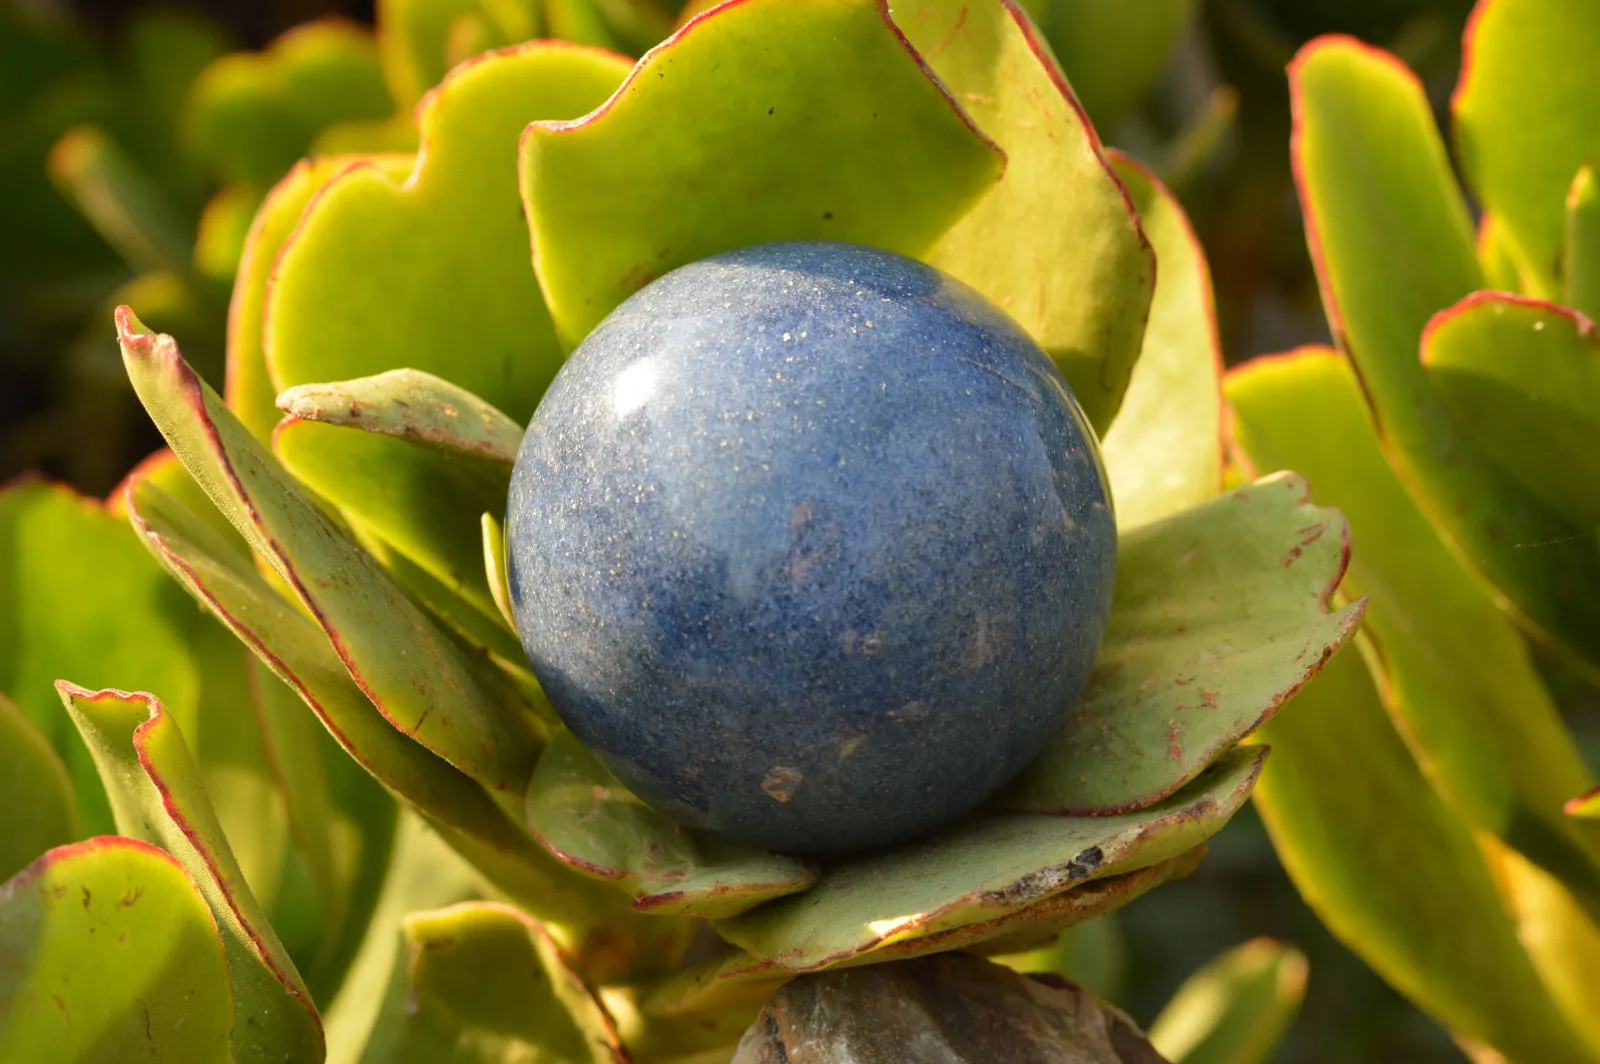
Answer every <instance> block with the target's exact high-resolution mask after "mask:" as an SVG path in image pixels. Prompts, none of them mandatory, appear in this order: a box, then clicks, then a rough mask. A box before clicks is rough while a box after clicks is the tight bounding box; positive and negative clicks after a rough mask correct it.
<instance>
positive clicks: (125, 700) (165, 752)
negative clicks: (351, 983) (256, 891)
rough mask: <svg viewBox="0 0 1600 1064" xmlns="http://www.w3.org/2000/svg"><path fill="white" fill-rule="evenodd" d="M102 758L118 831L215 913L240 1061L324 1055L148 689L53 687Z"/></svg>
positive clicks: (280, 952)
mask: <svg viewBox="0 0 1600 1064" xmlns="http://www.w3.org/2000/svg"><path fill="white" fill-rule="evenodd" d="M56 687H57V689H58V690H59V691H60V692H61V700H62V702H63V703H64V704H65V705H66V707H67V711H68V712H69V713H70V714H71V716H72V719H73V721H74V723H76V724H77V725H78V730H79V731H80V732H82V733H83V737H84V741H85V742H86V743H87V744H88V746H89V750H90V752H91V753H92V754H93V755H94V758H95V761H96V762H98V764H99V766H100V774H101V777H102V778H103V779H104V780H105V782H106V791H107V793H108V794H109V795H110V796H111V807H112V810H113V811H114V812H115V813H116V817H117V829H118V831H119V832H120V833H121V834H123V835H126V836H128V837H130V838H137V839H140V840H141V841H143V842H148V843H150V844H151V845H158V846H160V847H162V848H163V849H165V850H166V851H167V852H168V853H170V854H172V855H173V856H174V857H175V858H177V860H178V862H179V863H180V864H182V865H183V867H184V870H185V871H187V872H188V873H189V876H190V878H191V879H193V880H194V882H195V885H196V886H197V887H199V889H200V893H201V894H202V895H204V896H205V899H206V903H207V904H208V905H210V907H211V912H212V915H213V916H214V917H215V918H216V921H217V929H218V931H219V932H220V934H221V936H222V945H223V948H224V950H226V952H227V956H228V980H229V985H230V986H231V988H232V991H233V1010H234V1025H233V1059H234V1061H235V1062H237V1064H246V1062H251V1061H259V1062H261V1064H268V1062H272V1064H276V1062H278V1061H282V1060H285V1059H288V1060H296V1059H301V1058H304V1059H308V1060H317V1059H319V1058H320V1057H321V1056H322V1051H323V1044H322V1023H321V1021H320V1020H319V1019H318V1017H317V1011H316V1008H315V1006H313V1005H312V1002H311V995H310V993H309V992H308V991H307V990H306V988H305V984H304V983H303V982H302V981H301V979H300V973H299V971H297V970H296V969H295V966H294V962H293V961H291V960H290V959H289V955H288V953H287V952H285V951H284V949H283V945H282V943H280V942H279V941H278V936H277V934H276V933H275V932H274V931H273V929H272V925H271V924H270V923H269V922H268V920H267V916H266V913H265V912H264V911H262V909H261V907H260V905H259V904H258V903H257V901H256V899H255V897H254V895H252V894H251V893H250V888H249V887H248V886H247V885H246V884H245V881H244V876H243V874H242V873H241V872H240V871H239V865H238V862H237V861H235V860H234V856H233V851H232V850H231V849H230V848H229V846H228V840H227V839H226V838H225V837H224V836H223V834H222V825H221V824H220V823H218V821H217V816H216V813H215V811H214V810H213V809H212V808H211V801H210V799H209V798H208V797H207V796H206V789H205V784H204V782H203V781H202V780H201V777H200V770H199V768H198V767H197V766H196V765H195V763H194V758H193V757H191V756H190V754H189V748H188V746H187V745H186V744H185V743H184V741H183V735H182V733H180V732H179V731H178V728H177V725H176V723H174V721H173V719H172V717H171V715H169V714H168V713H167V712H166V710H165V709H163V708H162V705H161V703H160V701H158V700H157V699H156V698H155V697H154V696H153V695H147V694H128V693H126V692H124V691H99V692H92V691H87V690H84V689H83V688H81V687H76V686H74V685H72V684H69V683H67V682H66V681H62V682H60V683H58V684H57V685H56Z"/></svg>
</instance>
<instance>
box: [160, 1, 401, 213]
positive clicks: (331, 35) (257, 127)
mask: <svg viewBox="0 0 1600 1064" xmlns="http://www.w3.org/2000/svg"><path fill="white" fill-rule="evenodd" d="M393 111H394V104H393V103H392V102H391V101H390V99H389V91H388V89H387V88H386V87H385V86H384V82H383V70H382V68H381V66H380V65H379V62H378V47H377V43H376V42H375V41H374V40H373V39H372V35H371V34H370V33H369V32H367V31H366V30H363V29H362V28H360V27H359V26H356V25H355V24H353V23H349V22H344V21H341V20H338V19H323V20H320V21H317V22H308V23H305V24H303V25H300V26H297V27H295V28H294V29H291V30H290V31H289V32H287V33H285V34H283V35H282V36H280V37H278V38H277V39H276V40H274V41H273V42H272V43H271V44H269V45H268V46H267V47H266V49H265V50H263V51H261V52H235V53H233V54H232V55H226V56H223V57H222V58H221V59H218V60H217V61H216V62H214V63H212V64H211V65H210V66H208V67H206V69H205V70H203V71H201V73H200V76H199V77H198V78H196V79H195V83H194V86H193V87H192V88H191V89H190V94H189V99H188V101H187V103H186V104H185V114H184V118H183V133H184V135H185V138H186V139H187V141H188V143H189V144H190V146H191V147H192V149H193V150H194V151H195V152H196V153H197V154H198V155H199V156H200V158H202V159H203V160H205V162H206V164H207V166H209V167H210V168H211V170H212V172H213V173H215V174H216V175H217V176H219V177H220V178H221V179H222V180H224V181H275V180H277V179H278V178H279V177H280V176H281V175H282V174H283V173H284V171H286V170H288V169H289V168H290V167H291V166H293V165H294V164H295V163H296V162H297V161H298V160H299V159H300V157H301V156H302V155H304V154H306V152H307V150H308V149H310V147H311V142H312V141H313V140H314V139H315V138H316V135H317V134H318V133H319V132H320V131H321V130H322V129H323V128H324V127H326V126H330V125H332V124H334V123H336V122H356V121H372V120H375V119H379V118H384V117H387V116H388V115H389V114H391V113H393Z"/></svg>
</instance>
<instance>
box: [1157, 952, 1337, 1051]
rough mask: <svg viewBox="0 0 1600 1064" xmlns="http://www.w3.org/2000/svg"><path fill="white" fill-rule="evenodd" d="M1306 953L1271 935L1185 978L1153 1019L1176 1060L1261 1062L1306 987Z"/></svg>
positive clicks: (1160, 1047) (1161, 1043) (1162, 1046)
mask: <svg viewBox="0 0 1600 1064" xmlns="http://www.w3.org/2000/svg"><path fill="white" fill-rule="evenodd" d="M1308 971H1309V966H1308V965H1307V963H1306V955H1305V954H1304V953H1301V952H1300V951H1299V950H1297V949H1295V948H1294V947H1293V946H1286V945H1284V944H1283V943H1281V942H1275V941H1273V940H1272V939H1270V938H1257V939H1252V940H1251V941H1249V942H1246V943H1245V944H1244V945H1242V946H1235V947H1234V948H1233V949H1231V950H1229V951H1228V952H1226V953H1224V954H1223V955H1222V956H1220V957H1218V958H1217V959H1215V960H1213V961H1212V962H1210V963H1209V964H1207V965H1206V966H1205V967H1204V968H1201V969H1200V970H1199V971H1198V972H1195V973H1194V974H1193V975H1191V976H1190V977H1189V978H1188V979H1186V980H1184V983H1183V985H1182V986H1180V987H1179V988H1178V990H1177V992H1176V993H1175V994H1173V995H1172V999H1171V1000H1170V1001H1168V1002H1167V1004H1166V1007H1165V1008H1163V1009H1162V1010H1161V1015H1160V1016H1157V1017H1156V1020H1155V1022H1154V1023H1152V1024H1151V1025H1150V1044H1151V1045H1153V1046H1155V1047H1156V1049H1157V1051H1159V1052H1160V1053H1161V1055H1162V1056H1164V1057H1166V1058H1168V1059H1169V1060H1171V1061H1173V1064H1261V1062H1262V1061H1264V1060H1267V1059H1268V1058H1269V1057H1270V1056H1271V1055H1272V1052H1273V1050H1274V1049H1276V1048H1277V1046H1278V1042H1279V1041H1280V1040H1281V1039H1282V1038H1283V1035H1284V1033H1285V1032H1286V1031H1287V1030H1288V1029H1289V1024H1290V1023H1291V1022H1292V1021H1293V1020H1294V1015H1295V1013H1296V1012H1298V1011H1299V1010H1300V1001H1301V999H1302V998H1304V997H1305V993H1306V975H1307V973H1308Z"/></svg>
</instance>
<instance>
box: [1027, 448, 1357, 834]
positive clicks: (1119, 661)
mask: <svg viewBox="0 0 1600 1064" xmlns="http://www.w3.org/2000/svg"><path fill="white" fill-rule="evenodd" d="M1347 556H1348V543H1347V536H1346V530H1345V523H1344V518H1343V517H1342V516H1340V514H1339V513H1338V511H1336V510H1329V509H1325V508H1322V507H1318V506H1313V505H1312V504H1311V503H1310V502H1309V500H1308V498H1307V491H1306V484H1305V481H1304V480H1302V479H1300V478H1299V477H1297V476H1294V475H1278V476H1273V477H1268V478H1266V479H1264V480H1261V481H1259V482H1257V483H1255V484H1252V485H1250V486H1248V487H1245V488H1240V489H1238V490H1237V491H1234V492H1232V493H1230V494H1228V495H1225V496H1222V497H1219V498H1215V499H1212V500H1211V501H1210V502H1207V503H1204V504H1203V505H1200V506H1196V507H1192V508H1190V509H1188V510H1184V511H1182V512H1180V513H1178V514H1175V515H1173V516H1172V517H1169V518H1167V519H1165V520H1163V521H1158V522H1156V523H1154V524H1149V525H1145V526H1143V527H1141V528H1137V529H1134V530H1133V531H1132V532H1129V533H1127V534H1125V535H1123V536H1122V538H1121V541H1120V543H1119V546H1118V562H1117V586H1116V592H1115V597H1114V599H1113V601H1112V605H1111V619H1110V621H1109V623H1108V624H1107V626H1106V632H1105V636H1104V637H1103V639H1102V641H1101V644H1100V654H1099V657H1098V658H1097V660H1096V661H1095V669H1094V673H1093V674H1092V675H1091V677H1090V679H1089V685H1088V687H1087V688H1086V689H1085V690H1084V692H1083V694H1082V695H1080V696H1079V698H1078V702H1077V704H1076V705H1075V706H1074V707H1073V709H1072V712H1071V714H1070V715H1069V716H1068V718H1067V720H1066V723H1065V724H1063V725H1062V727H1061V729H1060V731H1058V732H1057V733H1056V735H1055V736H1054V737H1053V738H1052V739H1051V740H1050V743H1049V745H1048V746H1046V747H1045V749H1044V751H1043V752H1042V753H1041V754H1040V755H1039V757H1038V758H1037V759H1036V760H1035V761H1034V762H1033V763H1032V764H1031V765H1030V766H1029V767H1028V768H1027V769H1025V770H1024V771H1023V773H1022V775H1021V776H1020V777H1019V778H1018V780H1017V782H1016V783H1015V784H1013V785H1012V786H1011V787H1009V788H1007V789H1006V790H1005V791H1004V792H1002V793H1001V795H1000V797H999V798H998V799H997V801H998V804H999V805H1000V806H1001V807H1003V808H1006V809H1012V810H1019V811H1026V812H1040V813H1094V812H1115V811H1125V810H1129V809H1139V808H1143V807H1144V806H1147V805H1149V804H1151V803H1152V802H1156V801H1159V800H1160V799H1162V798H1164V797H1166V796H1167V795H1169V794H1172V793H1173V792H1174V791H1176V790H1177V789H1178V788H1179V787H1181V786H1183V785H1184V784H1185V783H1187V782H1188V781H1189V780H1191V779H1193V778H1194V777H1195V776H1196V775H1198V774H1199V773H1200V772H1201V771H1202V770H1203V769H1204V768H1205V767H1206V766H1207V765H1208V764H1210V763H1211V762H1212V760H1213V759H1215V758H1216V757H1217V756H1218V755H1219V754H1221V753H1222V752H1223V751H1225V750H1227V749H1228V748H1229V747H1231V746H1232V745H1233V744H1235V743H1237V742H1238V741H1239V740H1240V739H1241V738H1243V737H1245V736H1246V735H1249V734H1250V733H1251V732H1252V731H1254V730H1255V729H1256V728H1258V727H1260V725H1261V723H1262V722H1263V721H1264V720H1266V719H1268V718H1270V717H1271V716H1272V714H1274V713H1276V712H1277V711H1278V709H1279V707H1281V706H1282V705H1283V703H1284V701H1285V700H1286V699H1287V698H1288V697H1289V695H1291V694H1292V693H1293V692H1294V691H1295V690H1297V689H1298V688H1299V687H1300V685H1302V684H1303V683H1305V682H1306V680H1308V679H1309V678H1310V677H1311V676H1312V675H1314V674H1315V673H1316V671H1317V670H1318V669H1319V668H1321V666H1322V663H1323V662H1324V661H1326V660H1327V658H1328V656H1329V655H1331V654H1332V653H1333V652H1334V651H1335V650H1337V649H1338V648H1339V647H1340V646H1342V645H1343V644H1344V642H1345V640H1347V639H1348V638H1349V637H1350V634H1351V633H1352V632H1353V631H1355V628H1356V625H1357V624H1358V623H1359V622H1360V619H1361V606H1360V604H1359V603H1358V604H1356V605H1354V606H1349V607H1345V608H1343V609H1339V610H1330V609H1329V597H1330V596H1331V595H1332V593H1333V590H1334V588H1335V587H1337V586H1338V584H1339V578H1340V577H1341V576H1343V574H1344V569H1345V564H1346V561H1347Z"/></svg>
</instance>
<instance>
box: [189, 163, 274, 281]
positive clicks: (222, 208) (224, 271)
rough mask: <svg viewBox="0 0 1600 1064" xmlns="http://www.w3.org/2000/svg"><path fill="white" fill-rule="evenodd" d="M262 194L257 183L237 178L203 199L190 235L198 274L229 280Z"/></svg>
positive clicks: (214, 278)
mask: <svg viewBox="0 0 1600 1064" xmlns="http://www.w3.org/2000/svg"><path fill="white" fill-rule="evenodd" d="M262 195H263V191H262V187H261V186H260V185H257V184H254V183H252V182H249V181H240V182H236V183H235V184H232V185H228V186H227V187H225V188H223V189H222V190H221V191H220V192H218V193H217V194H216V195H215V196H212V197H211V198H210V199H209V200H207V201H206V206H205V210H203V211H201V212H200V224H199V228H198V230H197V231H196V233H195V238H194V265H195V269H197V270H199V271H200V273H201V275H202V276H204V277H206V278H209V279H210V280H213V281H217V282H219V283H221V284H232V283H233V276H234V274H235V273H237V272H238V270H239V260H240V258H241V257H242V256H243V255H244V245H245V241H247V240H249V239H250V226H251V223H252V222H254V221H255V216H256V209H257V208H259V207H260V206H261V199H262Z"/></svg>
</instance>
